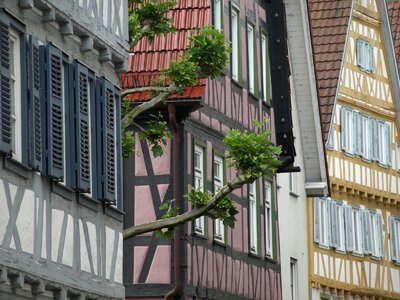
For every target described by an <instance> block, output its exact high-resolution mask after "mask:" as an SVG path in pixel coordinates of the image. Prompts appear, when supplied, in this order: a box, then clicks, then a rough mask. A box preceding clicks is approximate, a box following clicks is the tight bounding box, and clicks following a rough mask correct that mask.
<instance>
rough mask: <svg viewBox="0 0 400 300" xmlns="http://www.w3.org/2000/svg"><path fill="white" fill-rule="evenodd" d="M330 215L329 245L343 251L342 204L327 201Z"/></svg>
mask: <svg viewBox="0 0 400 300" xmlns="http://www.w3.org/2000/svg"><path fill="white" fill-rule="evenodd" d="M328 211H329V215H330V222H329V223H330V224H331V225H330V229H331V233H330V245H331V246H332V247H333V248H335V249H337V250H338V251H345V250H346V249H345V233H344V210H343V204H342V203H341V202H336V201H328Z"/></svg>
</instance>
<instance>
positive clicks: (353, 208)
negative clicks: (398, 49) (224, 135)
mask: <svg viewBox="0 0 400 300" xmlns="http://www.w3.org/2000/svg"><path fill="white" fill-rule="evenodd" d="M390 9H393V7H392V6H390ZM308 12H309V21H310V32H311V45H312V49H313V58H314V71H315V77H316V85H317V93H318V100H319V112H320V121H321V129H322V134H323V140H324V144H325V158H326V169H327V173H328V174H327V175H328V176H327V177H328V183H329V195H327V197H314V198H309V201H307V208H308V210H307V211H308V246H309V247H308V249H309V250H308V251H309V253H308V255H309V283H310V295H311V297H312V299H330V300H336V299H400V133H399V111H400V105H399V96H400V93H399V75H398V68H397V63H396V55H395V48H394V46H393V39H392V32H391V27H390V21H389V14H388V3H387V1H385V0H353V1H350V0H343V1H334V0H332V1H321V0H308Z"/></svg>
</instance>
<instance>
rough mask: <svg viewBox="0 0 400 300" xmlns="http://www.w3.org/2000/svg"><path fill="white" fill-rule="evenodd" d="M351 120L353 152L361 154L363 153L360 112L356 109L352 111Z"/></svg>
mask: <svg viewBox="0 0 400 300" xmlns="http://www.w3.org/2000/svg"><path fill="white" fill-rule="evenodd" d="M353 122H354V136H353V137H354V154H356V155H360V156H362V155H363V153H364V149H363V131H362V129H363V127H362V126H363V125H362V114H361V113H360V112H358V111H353Z"/></svg>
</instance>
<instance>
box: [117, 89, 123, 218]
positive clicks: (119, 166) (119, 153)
mask: <svg viewBox="0 0 400 300" xmlns="http://www.w3.org/2000/svg"><path fill="white" fill-rule="evenodd" d="M115 108H116V109H115V112H116V113H115V124H116V136H115V141H116V143H117V151H116V155H117V159H116V164H117V168H116V172H117V173H116V174H118V175H117V177H116V187H117V194H116V201H117V207H118V208H119V209H121V210H122V209H123V207H122V199H121V195H122V144H121V98H120V94H119V91H116V92H115Z"/></svg>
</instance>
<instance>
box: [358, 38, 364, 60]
mask: <svg viewBox="0 0 400 300" xmlns="http://www.w3.org/2000/svg"><path fill="white" fill-rule="evenodd" d="M362 48H363V40H360V39H359V40H357V65H358V66H360V67H362V60H363V53H362Z"/></svg>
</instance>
